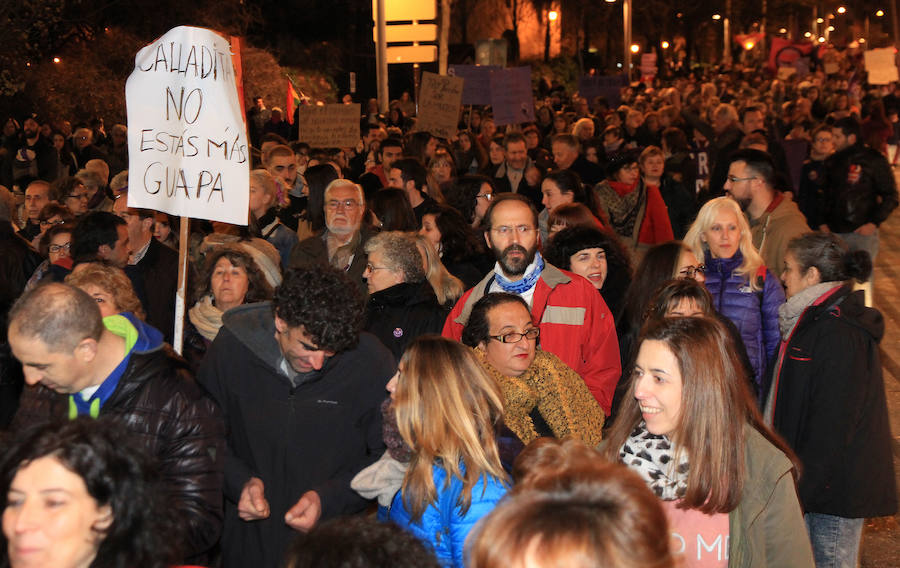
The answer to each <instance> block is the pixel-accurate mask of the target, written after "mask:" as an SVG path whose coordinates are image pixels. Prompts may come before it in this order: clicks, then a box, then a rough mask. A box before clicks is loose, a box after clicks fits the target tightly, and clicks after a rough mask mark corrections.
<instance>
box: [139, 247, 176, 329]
mask: <svg viewBox="0 0 900 568" xmlns="http://www.w3.org/2000/svg"><path fill="white" fill-rule="evenodd" d="M136 268H137V271H138V273H139V274H140V280H141V282H142V283H143V287H144V294H145V298H144V299H146V301H145V302H144V311H145V312H147V323H149V324H150V325H152V326H153V327H155V328H156V329H158V330H160V331H161V332H163V337H164V338H165V340H166V341H168V342H171V341H172V337H173V336H174V333H175V310H174V309H173V308H174V306H173V305H172V301H173V299H174V298H175V295H176V292H177V290H178V253H177V252H176V251H174V250H172V249H170V248H169V247H167V246H166V245H164V244H162V243H160V242H159V241H157V240H156V239H155V238H154V237H150V246H149V247H148V248H147V253H146V254H144V258H142V259H141V260H140V262H138V263H137V265H136Z"/></svg>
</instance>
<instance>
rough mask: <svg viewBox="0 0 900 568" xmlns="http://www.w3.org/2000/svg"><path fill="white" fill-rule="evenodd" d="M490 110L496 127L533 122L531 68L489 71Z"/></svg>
mask: <svg viewBox="0 0 900 568" xmlns="http://www.w3.org/2000/svg"><path fill="white" fill-rule="evenodd" d="M491 108H492V109H493V111H494V124H496V125H497V126H501V125H503V124H519V123H520V122H534V97H533V95H532V94H531V67H513V68H511V69H495V70H494V71H491Z"/></svg>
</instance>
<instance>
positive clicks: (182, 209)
mask: <svg viewBox="0 0 900 568" xmlns="http://www.w3.org/2000/svg"><path fill="white" fill-rule="evenodd" d="M230 45H231V44H230V42H229V41H228V40H227V39H225V38H224V37H222V36H220V35H218V34H217V33H215V32H213V31H211V30H208V29H204V28H194V27H188V26H179V27H177V28H174V29H172V30H170V31H169V32H167V33H166V34H165V35H164V36H162V37H161V38H159V39H157V40H156V41H154V42H153V43H151V44H150V45H148V46H146V47H144V48H143V49H141V50H140V51H139V52H138V54H137V56H136V57H135V58H134V63H135V65H134V72H132V74H131V76H130V77H129V78H128V81H127V83H126V84H125V100H126V104H127V107H128V157H129V159H128V169H129V172H130V173H129V179H130V180H131V181H130V182H129V187H130V190H129V192H128V206H129V207H141V208H147V209H155V210H157V211H165V212H166V213H171V214H172V215H180V216H185V217H194V218H198V219H209V220H212V221H223V222H226V223H234V224H238V225H246V224H247V218H248V201H249V198H250V152H249V150H248V148H249V144H248V142H247V134H246V133H247V129H246V127H245V125H244V113H243V112H241V103H240V99H239V97H238V92H237V87H236V86H235V75H234V68H233V65H232V62H231V52H230Z"/></svg>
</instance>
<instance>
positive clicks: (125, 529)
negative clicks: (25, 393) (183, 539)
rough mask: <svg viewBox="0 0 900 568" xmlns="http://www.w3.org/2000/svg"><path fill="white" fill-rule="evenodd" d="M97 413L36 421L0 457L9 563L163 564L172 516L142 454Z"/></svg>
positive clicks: (95, 567)
mask: <svg viewBox="0 0 900 568" xmlns="http://www.w3.org/2000/svg"><path fill="white" fill-rule="evenodd" d="M118 431H119V429H117V428H113V427H110V424H109V423H107V422H106V420H104V419H99V420H95V419H92V418H77V419H75V420H72V421H66V422H56V423H49V424H38V425H36V426H32V427H31V428H29V429H28V430H26V431H25V432H22V433H21V434H20V435H18V436H16V438H15V439H13V440H11V442H12V443H11V444H10V445H9V446H7V447H6V448H5V451H4V454H3V458H2V461H0V483H2V487H0V499H3V536H4V537H5V540H6V550H7V558H6V560H7V562H8V565H9V566H12V568H19V567H22V568H24V567H26V566H54V567H56V568H82V567H92V568H107V567H116V566H141V567H143V568H165V567H167V566H171V565H172V564H173V563H174V561H175V560H177V559H176V558H175V553H177V551H173V549H172V542H173V538H172V537H174V536H175V535H176V532H175V526H174V524H173V522H174V521H175V520H174V519H171V518H169V516H168V514H169V511H167V510H166V509H165V507H164V504H165V499H164V496H163V495H162V494H161V491H160V490H159V489H158V487H159V486H158V485H157V483H158V479H157V477H156V476H155V475H154V474H153V473H152V471H153V470H152V469H151V465H150V463H149V460H148V459H147V458H146V457H145V456H144V455H143V454H142V453H141V452H139V451H138V450H137V449H135V448H134V447H133V446H132V445H129V444H127V443H124V442H123V440H121V439H120V438H119V436H118V434H117V432H118Z"/></svg>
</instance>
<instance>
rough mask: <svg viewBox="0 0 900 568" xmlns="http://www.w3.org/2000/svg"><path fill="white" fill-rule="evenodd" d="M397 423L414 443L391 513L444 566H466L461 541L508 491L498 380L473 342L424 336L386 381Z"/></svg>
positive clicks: (411, 446)
mask: <svg viewBox="0 0 900 568" xmlns="http://www.w3.org/2000/svg"><path fill="white" fill-rule="evenodd" d="M387 389H388V391H389V392H390V393H391V399H392V400H393V403H392V404H393V408H394V412H395V415H396V419H397V429H398V431H399V432H400V436H401V437H402V438H403V441H404V442H405V443H406V444H407V445H408V446H409V447H410V448H411V449H412V454H411V458H410V460H409V463H408V466H407V469H406V473H405V475H404V477H403V482H402V485H401V487H400V491H398V492H397V494H396V495H395V496H394V498H393V501H392V503H391V509H390V512H389V513H388V517H389V518H390V519H391V520H392V521H393V522H395V523H396V524H397V525H399V526H400V527H402V528H404V529H406V530H408V531H410V532H411V533H412V534H414V535H416V536H417V537H418V538H420V539H421V540H422V541H423V542H425V544H426V545H428V546H429V547H431V548H432V549H433V550H434V552H435V555H436V556H437V558H438V561H439V562H440V563H441V564H442V565H443V566H454V567H462V566H463V544H464V542H465V540H466V537H467V536H468V534H469V531H471V530H472V527H473V526H474V525H475V523H476V522H478V520H479V519H481V518H482V517H484V516H485V515H487V514H488V513H490V512H491V510H493V509H494V507H495V506H496V504H497V502H498V501H499V500H500V498H501V497H503V496H504V495H505V494H506V491H507V481H506V473H505V472H504V470H503V467H502V465H501V464H500V456H499V452H498V449H497V442H496V440H495V437H494V432H495V429H496V427H497V425H498V424H499V423H500V421H501V420H502V417H503V394H502V393H501V392H500V386H499V385H498V384H497V382H496V381H495V380H494V379H492V378H491V377H490V376H489V375H488V374H487V373H486V372H485V371H484V369H483V368H482V367H481V364H480V363H479V361H478V359H477V358H476V357H475V354H474V353H473V352H472V350H471V349H469V348H468V347H465V346H464V345H462V344H460V343H457V342H455V341H452V340H450V339H446V338H443V337H439V336H436V335H433V336H423V337H420V338H418V339H417V340H416V341H415V342H414V343H413V344H412V345H411V346H410V347H409V349H407V351H406V353H405V354H404V355H403V358H402V359H401V360H400V365H399V370H398V371H397V374H396V375H395V376H394V378H393V379H391V381H390V382H389V383H388V385H387Z"/></svg>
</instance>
